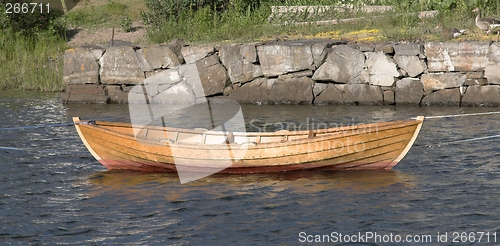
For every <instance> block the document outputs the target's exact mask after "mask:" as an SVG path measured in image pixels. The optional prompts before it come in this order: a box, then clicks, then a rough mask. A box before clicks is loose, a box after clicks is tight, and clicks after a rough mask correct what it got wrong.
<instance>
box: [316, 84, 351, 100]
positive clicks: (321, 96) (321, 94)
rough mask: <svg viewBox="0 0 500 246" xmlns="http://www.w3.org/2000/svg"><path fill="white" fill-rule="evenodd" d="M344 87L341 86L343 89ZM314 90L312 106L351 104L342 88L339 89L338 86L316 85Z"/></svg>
mask: <svg viewBox="0 0 500 246" xmlns="http://www.w3.org/2000/svg"><path fill="white" fill-rule="evenodd" d="M343 86H344V85H341V87H343ZM314 88H315V89H316V88H318V89H316V90H317V92H315V94H314V95H315V98H314V104H344V103H353V102H352V100H351V98H349V96H348V95H347V94H346V93H345V92H344V90H343V88H342V89H340V88H339V85H335V84H323V83H316V84H315V85H314Z"/></svg>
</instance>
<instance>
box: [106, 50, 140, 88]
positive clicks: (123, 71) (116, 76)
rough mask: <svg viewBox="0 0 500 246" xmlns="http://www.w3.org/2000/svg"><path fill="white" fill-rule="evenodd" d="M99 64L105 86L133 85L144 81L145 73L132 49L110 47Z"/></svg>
mask: <svg viewBox="0 0 500 246" xmlns="http://www.w3.org/2000/svg"><path fill="white" fill-rule="evenodd" d="M99 63H100V64H101V69H100V76H101V83H103V84H128V85H133V84H138V83H141V82H142V81H144V72H143V71H142V69H141V67H140V65H139V62H138V61H137V56H136V55H135V51H134V49H133V48H132V47H126V46H124V47H109V48H107V49H106V53H104V55H103V56H102V57H101V59H100V60H99Z"/></svg>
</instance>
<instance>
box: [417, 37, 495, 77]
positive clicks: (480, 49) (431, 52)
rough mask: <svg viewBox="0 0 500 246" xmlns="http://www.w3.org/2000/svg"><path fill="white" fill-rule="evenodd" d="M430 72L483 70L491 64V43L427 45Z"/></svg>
mask: <svg viewBox="0 0 500 246" xmlns="http://www.w3.org/2000/svg"><path fill="white" fill-rule="evenodd" d="M425 55H426V57H427V67H428V69H429V72H472V71H481V70H483V69H484V68H485V67H486V65H488V62H489V43H487V42H460V43H441V42H429V43H426V44H425Z"/></svg>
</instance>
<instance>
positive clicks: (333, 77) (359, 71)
mask: <svg viewBox="0 0 500 246" xmlns="http://www.w3.org/2000/svg"><path fill="white" fill-rule="evenodd" d="M364 67H365V55H363V53H362V52H360V51H359V50H356V49H353V48H351V47H349V46H346V45H341V46H337V47H335V48H334V49H333V50H332V51H331V52H330V53H328V55H327V58H326V59H325V62H324V63H323V65H321V66H320V67H319V68H318V69H317V70H316V72H314V75H313V77H312V78H313V79H314V80H319V81H334V82H338V83H358V82H360V80H361V79H360V78H362V77H363V76H362V75H363V68H364ZM361 82H364V81H361Z"/></svg>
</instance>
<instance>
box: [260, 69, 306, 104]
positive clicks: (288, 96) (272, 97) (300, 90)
mask: <svg viewBox="0 0 500 246" xmlns="http://www.w3.org/2000/svg"><path fill="white" fill-rule="evenodd" d="M313 86H314V81H313V80H312V79H310V78H307V77H300V78H296V77H293V76H291V75H282V76H279V77H278V79H277V80H276V81H275V82H274V83H273V84H272V87H271V88H270V92H269V102H270V103H276V104H282V103H285V104H311V103H312V101H313Z"/></svg>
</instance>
